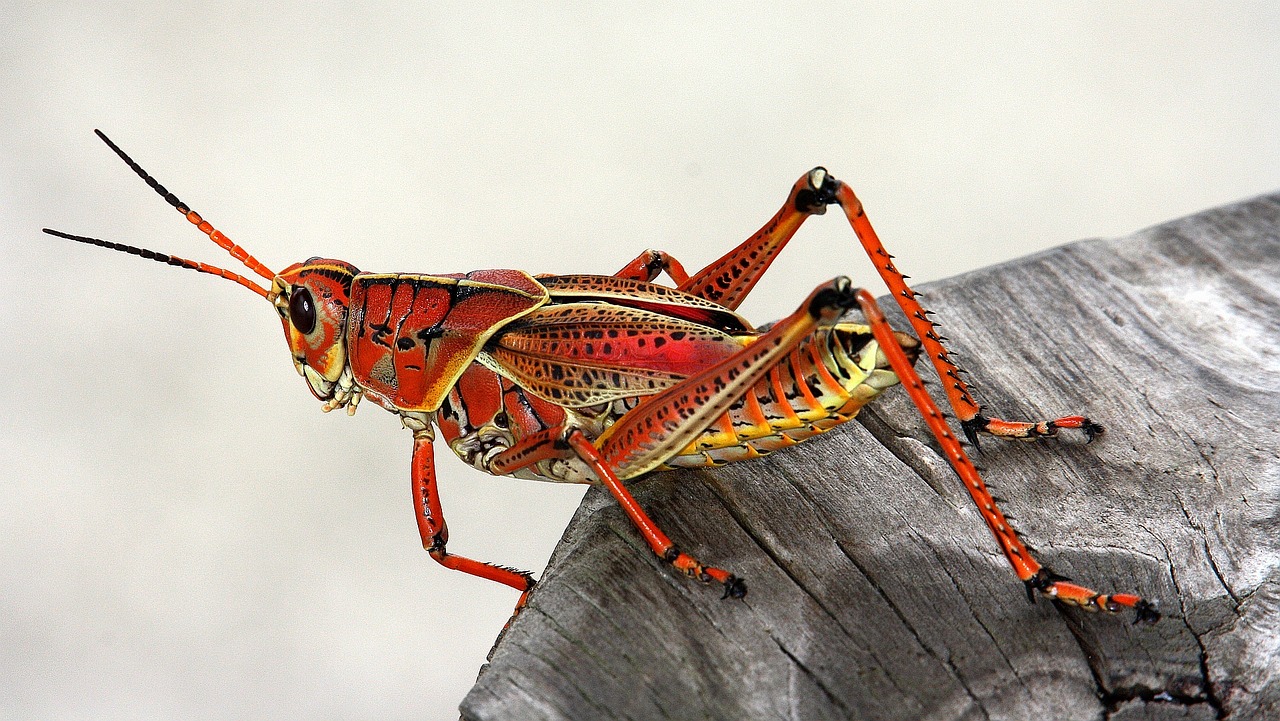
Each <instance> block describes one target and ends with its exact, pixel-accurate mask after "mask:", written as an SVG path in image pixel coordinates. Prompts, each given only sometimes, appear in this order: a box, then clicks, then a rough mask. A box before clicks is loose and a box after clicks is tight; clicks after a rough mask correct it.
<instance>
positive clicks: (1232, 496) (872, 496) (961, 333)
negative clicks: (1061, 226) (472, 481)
mask: <svg viewBox="0 0 1280 721" xmlns="http://www.w3.org/2000/svg"><path fill="white" fill-rule="evenodd" d="M922 290H923V291H924V293H925V295H926V304H927V305H928V306H929V307H931V308H933V309H934V310H936V311H937V312H938V318H939V319H940V321H941V322H942V323H943V324H944V325H945V329H944V332H945V333H946V334H947V335H948V336H950V337H951V338H953V339H954V340H953V341H952V344H953V346H954V348H955V349H956V351H957V352H958V353H959V354H960V361H961V363H962V364H963V365H964V366H965V367H966V368H967V369H968V370H969V371H971V372H972V377H973V378H974V379H976V381H977V383H978V384H979V386H980V398H981V399H982V400H983V401H984V403H985V404H986V405H987V407H988V408H990V409H991V410H992V412H996V413H999V414H1002V415H1003V416H1005V417H1009V418H1021V417H1042V416H1047V415H1053V414H1060V413H1067V412H1072V411H1084V412H1087V413H1088V414H1089V415H1091V416H1093V417H1094V418H1095V419H1097V420H1099V421H1101V422H1102V423H1104V424H1105V425H1106V427H1107V433H1106V434H1105V435H1104V436H1102V437H1101V438H1100V439H1099V440H1098V441H1097V442H1095V443H1093V444H1091V445H1088V446H1086V445H1085V444H1084V443H1083V442H1082V441H1081V440H1080V439H1078V438H1065V439H1063V440H1061V441H1050V442H1047V443H1040V444H1009V443H1000V442H996V441H990V440H988V441H986V442H984V444H983V453H982V454H981V455H980V457H979V458H978V463H979V465H980V466H982V467H984V468H985V471H986V476H987V479H988V481H989V483H990V484H991V486H992V487H993V489H994V492H995V493H996V494H997V495H999V496H1003V497H1005V498H1006V499H1007V500H1006V501H1005V505H1004V507H1005V510H1006V511H1008V512H1009V513H1010V514H1011V515H1013V516H1015V517H1016V520H1015V525H1016V526H1017V527H1018V528H1019V529H1020V530H1021V531H1022V533H1023V534H1024V536H1025V538H1026V539H1027V541H1028V543H1029V544H1030V545H1032V546H1033V547H1034V548H1036V549H1037V550H1038V552H1039V553H1040V555H1041V560H1042V561H1044V562H1045V563H1046V564H1047V565H1048V566H1050V567H1051V568H1053V569H1054V570H1056V571H1058V572H1059V573H1063V574H1065V575H1068V576H1071V577H1073V578H1075V579H1077V580H1080V581H1082V582H1085V583H1089V584H1093V585H1095V586H1096V587H1098V588H1101V589H1113V590H1136V591H1140V592H1142V593H1144V594H1146V595H1147V596H1149V597H1150V598H1153V599H1156V600H1157V601H1158V602H1159V603H1160V604H1161V609H1162V611H1163V612H1164V613H1165V619H1164V620H1163V621H1161V622H1160V623H1159V624H1158V625H1155V626H1134V625H1131V624H1130V623H1129V621H1130V617H1129V616H1126V617H1105V616H1092V615H1089V614H1085V613H1081V612H1079V611H1077V610H1074V609H1061V608H1057V607H1055V606H1054V605H1052V604H1049V603H1045V602H1040V603H1038V604H1036V605H1031V604H1029V603H1027V599H1026V595H1025V593H1024V590H1023V586H1022V584H1020V583H1019V582H1018V581H1017V579H1016V578H1015V577H1014V575H1013V574H1012V573H1011V572H1010V570H1009V568H1008V566H1007V565H1006V563H1005V561H1004V560H1003V558H1002V557H1001V556H1000V555H999V553H998V551H997V549H996V546H995V543H994V541H993V540H992V538H991V536H990V534H989V532H988V531H987V529H986V528H985V526H983V524H982V521H981V519H980V518H979V516H978V514H977V512H976V510H975V509H974V508H973V506H972V504H971V503H970V501H969V500H968V498H967V496H966V495H965V493H964V490H963V488H962V487H961V486H960V484H959V482H958V481H957V480H956V479H955V477H954V475H953V474H952V473H951V472H950V470H949V469H948V468H947V467H946V465H945V463H944V462H943V461H942V459H941V458H940V457H939V456H938V454H937V453H936V451H935V448H934V446H933V444H932V443H931V442H930V440H929V439H928V438H926V436H925V434H924V433H925V432H924V425H923V423H922V422H921V421H920V420H919V418H918V416H917V415H916V414H915V412H914V410H913V408H912V407H911V406H910V404H909V402H908V401H907V399H906V398H905V394H903V393H901V392H900V391H896V392H891V393H889V394H888V397H887V398H884V399H882V400H881V401H878V402H877V403H876V404H873V405H872V407H870V408H868V409H867V410H866V411H864V413H863V416H862V417H861V418H860V420H861V421H862V423H861V424H858V423H851V424H848V425H847V426H845V427H843V428H841V429H838V430H835V431H833V432H831V433H829V434H827V435H825V436H823V437H821V438H818V439H815V440H814V441H811V442H809V443H807V444H805V445H803V446H800V447H798V448H795V449H789V450H788V451H787V452H782V453H778V454H775V455H774V456H772V457H770V458H769V459H764V460H761V461H755V462H750V463H742V464H737V465H734V466H728V467H725V468H721V469H716V470H714V471H711V472H691V473H667V474H657V475H654V476H651V477H650V478H648V479H645V480H643V481H642V482H640V483H637V484H636V485H635V486H634V490H635V494H636V496H637V497H638V498H639V499H640V501H641V502H642V503H643V504H644V505H645V507H646V508H648V509H649V511H650V512H651V514H652V516H653V517H654V518H655V519H656V520H657V522H658V523H659V524H660V525H662V527H663V528H664V529H665V530H666V531H667V532H668V533H669V534H670V535H671V536H672V538H674V539H676V541H677V542H678V543H681V544H682V546H683V547H684V548H685V549H686V550H689V551H691V552H693V553H695V554H696V555H698V556H699V557H700V558H704V559H707V560H708V561H709V562H714V563H716V564H717V565H722V566H724V567H726V568H729V569H732V570H734V571H735V572H737V573H739V574H741V575H742V576H744V577H745V578H746V579H747V581H748V583H749V584H750V594H749V595H748V596H747V597H746V599H745V600H743V601H734V600H721V599H720V597H719V594H718V593H717V592H716V590H715V589H712V588H709V587H706V586H702V585H699V584H697V583H693V582H690V581H688V580H687V579H684V578H682V577H678V576H677V575H676V574H674V573H673V572H672V571H671V570H670V569H668V568H665V567H663V565H662V564H660V563H659V562H658V561H657V559H655V558H654V557H653V555H652V554H651V553H650V552H649V551H648V549H647V548H646V547H645V545H644V544H643V543H642V542H641V540H640V538H639V536H638V535H637V534H636V532H635V531H634V529H632V527H631V526H630V524H629V523H628V522H627V520H626V519H625V518H624V517H623V515H622V514H621V512H620V511H619V509H618V508H617V507H616V505H615V504H614V503H613V502H612V501H611V500H610V499H609V498H608V497H607V495H606V494H604V493H602V492H600V491H598V490H593V491H592V492H590V493H588V494H587V496H586V498H585V500H584V501H583V504H582V507H581V509H580V510H579V511H578V514H577V515H576V517H575V518H574V520H573V522H572V523H571V525H570V527H569V528H568V530H567V531H566V532H565V536H564V540H563V541H562V543H561V544H560V546H559V548H558V549H557V551H556V553H555V555H554V556H553V558H552V560H551V563H550V565H549V567H548V569H547V571H546V574H545V577H544V579H543V580H542V582H541V584H540V585H539V586H538V588H537V589H536V590H535V592H534V594H533V596H532V598H531V600H530V604H529V606H528V608H527V609H526V610H525V611H524V612H523V613H522V614H521V615H520V616H519V617H518V618H517V619H516V620H515V622H514V623H513V624H512V626H511V628H510V630H509V632H508V633H507V634H506V636H505V637H504V638H503V639H501V641H500V642H499V643H498V644H497V645H496V646H495V648H494V650H493V653H492V655H491V663H490V664H488V665H487V666H486V667H485V669H484V670H483V671H482V673H481V675H480V678H479V680H478V682H477V684H476V686H475V688H474V689H473V690H472V692H471V693H470V694H469V695H468V696H467V698H466V699H465V701H464V702H463V704H462V712H463V716H464V717H465V718H468V719H476V720H479V719H508V718H520V719H533V718H579V719H585V718H592V719H597V718H598V719H613V718H620V719H621V718H626V719H649V718H679V719H686V718H724V719H744V718H751V719H765V718H794V719H824V718H858V719H921V718H928V719H939V720H941V719H1004V718H1008V719H1025V718H1053V719H1098V718H1111V719H1115V720H1117V721H1119V720H1120V719H1124V720H1126V721H1129V720H1133V719H1211V718H1215V717H1218V718H1220V717H1222V716H1223V715H1224V714H1229V715H1230V718H1232V719H1237V718H1239V719H1250V718H1277V717H1280V660H1278V659H1280V613H1277V608H1278V607H1280V515H1278V514H1280V510H1278V509H1280V432H1278V431H1277V416H1278V415H1280V391H1278V389H1280V321H1278V320H1277V319H1278V318H1280V194H1276V195H1272V196H1269V197H1263V198H1259V199H1256V200H1252V201H1249V202H1245V203H1242V204H1239V205H1235V206H1231V207H1227V208H1222V209H1218V210H1213V211H1209V212H1205V213H1202V214H1200V215H1197V216H1193V217H1191V218H1187V219H1183V220H1179V221H1175V222H1172V223H1169V224H1166V225H1163V226H1160V227H1157V228H1154V229H1151V230H1147V231H1143V232H1140V233H1137V234H1136V235H1134V236H1132V237H1129V238H1123V239H1118V240H1090V241H1082V242H1078V243H1075V244H1072V245H1068V246H1065V247H1062V248H1058V249H1055V250H1052V251H1049V252H1046V253H1042V254H1039V255H1035V256H1032V257H1029V258H1025V259H1022V260H1018V261H1014V262H1012V263H1007V264H1004V265H1001V266H998V267H994V268H989V269H986V270H982V271H978V272H975V273H970V274H967V275H964V276H961V277H959V278H954V279H951V280H948V281H944V282H940V283H935V284H931V285H930V286H926V287H923V288H922ZM898 320H901V319H900V318H899V319H898ZM899 327H905V325H902V324H899ZM921 365H923V364H921ZM926 377H928V376H926Z"/></svg>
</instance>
